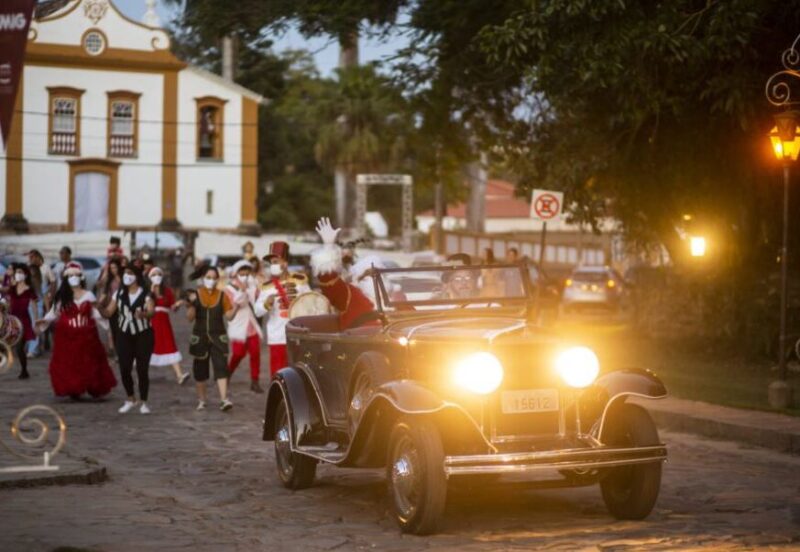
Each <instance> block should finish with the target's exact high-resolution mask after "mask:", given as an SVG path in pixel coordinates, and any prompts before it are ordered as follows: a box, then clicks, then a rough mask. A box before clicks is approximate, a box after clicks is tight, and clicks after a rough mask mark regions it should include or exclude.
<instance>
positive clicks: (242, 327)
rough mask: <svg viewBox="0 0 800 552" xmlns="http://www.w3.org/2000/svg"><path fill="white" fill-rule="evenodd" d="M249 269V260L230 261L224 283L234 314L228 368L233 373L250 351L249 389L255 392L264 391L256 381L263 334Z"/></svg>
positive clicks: (253, 280) (229, 337)
mask: <svg viewBox="0 0 800 552" xmlns="http://www.w3.org/2000/svg"><path fill="white" fill-rule="evenodd" d="M252 272H253V267H252V265H251V264H250V263H249V262H247V261H245V260H241V261H238V262H237V263H236V264H234V265H233V269H232V270H231V278H230V280H229V281H228V284H227V285H226V286H225V294H226V295H227V296H228V299H229V300H230V302H231V304H232V305H233V307H234V309H235V313H234V315H233V318H232V319H231V320H230V322H228V341H230V344H231V358H230V361H229V362H228V372H229V373H230V375H231V377H232V376H233V372H234V371H235V370H236V368H237V367H238V366H239V363H240V362H241V361H242V359H244V357H245V355H249V356H250V390H251V391H253V392H255V393H263V392H264V390H263V389H262V388H261V385H260V384H259V383H258V379H259V376H260V374H261V338H262V336H263V334H262V332H261V327H260V325H259V323H258V320H256V315H255V313H254V311H253V306H254V305H255V301H256V295H257V294H258V289H257V287H256V284H255V279H254V278H253V277H252Z"/></svg>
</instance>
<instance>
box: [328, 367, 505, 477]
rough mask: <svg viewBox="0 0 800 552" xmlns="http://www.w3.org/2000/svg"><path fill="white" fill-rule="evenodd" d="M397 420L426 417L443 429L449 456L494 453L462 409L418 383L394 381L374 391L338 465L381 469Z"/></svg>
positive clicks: (475, 423)
mask: <svg viewBox="0 0 800 552" xmlns="http://www.w3.org/2000/svg"><path fill="white" fill-rule="evenodd" d="M400 416H429V417H430V418H431V419H433V420H434V422H435V423H436V424H437V425H438V426H439V427H440V428H446V429H447V430H446V431H443V432H442V437H443V441H444V443H443V444H444V447H445V451H446V452H448V453H457V452H462V451H481V452H485V451H487V450H495V447H494V446H493V445H492V444H491V443H489V442H488V441H487V440H486V438H485V437H484V435H483V434H482V432H481V429H480V426H479V425H478V423H477V422H476V421H475V420H474V419H473V417H472V416H471V415H470V414H469V413H468V412H467V411H466V410H465V409H464V408H463V407H461V406H460V405H458V404H456V403H452V402H449V401H445V400H442V398H441V397H439V396H438V395H437V394H436V393H435V392H434V391H432V390H431V389H429V388H427V387H425V386H424V385H422V384H421V383H420V382H417V381H414V380H395V381H390V382H387V383H385V384H383V385H380V386H378V387H376V388H375V392H374V393H373V394H372V396H371V397H370V399H369V402H368V404H367V406H366V408H365V409H364V414H363V416H362V417H361V420H360V423H359V424H358V427H357V428H356V430H355V433H354V434H353V439H352V441H351V444H350V449H349V451H348V454H347V457H346V458H345V459H344V460H343V461H342V462H341V465H350V466H360V467H380V466H382V465H383V464H384V462H385V460H386V446H387V445H388V443H387V437H388V435H389V433H390V431H391V428H392V426H393V425H394V423H395V421H396V420H397V419H398V418H399V417H400Z"/></svg>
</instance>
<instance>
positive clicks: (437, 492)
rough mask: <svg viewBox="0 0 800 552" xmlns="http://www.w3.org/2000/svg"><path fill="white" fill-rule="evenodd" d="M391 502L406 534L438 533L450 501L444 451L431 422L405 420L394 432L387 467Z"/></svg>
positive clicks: (426, 420) (398, 424)
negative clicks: (448, 498)
mask: <svg viewBox="0 0 800 552" xmlns="http://www.w3.org/2000/svg"><path fill="white" fill-rule="evenodd" d="M386 481H387V486H388V492H389V500H390V502H391V505H392V510H393V512H394V516H395V519H396V520H397V523H398V525H399V526H400V530H401V531H402V532H403V533H411V534H414V535H429V534H431V533H434V532H436V530H437V529H438V527H439V524H440V522H441V519H442V516H443V514H444V506H445V502H446V499H447V477H446V476H445V473H444V448H443V446H442V437H441V434H440V432H439V428H438V427H437V426H436V424H434V423H433V422H431V421H430V420H428V419H425V418H417V417H403V418H401V419H400V420H399V421H398V422H397V423H396V424H395V426H394V428H393V429H392V433H391V436H390V438H389V454H388V459H387V464H386Z"/></svg>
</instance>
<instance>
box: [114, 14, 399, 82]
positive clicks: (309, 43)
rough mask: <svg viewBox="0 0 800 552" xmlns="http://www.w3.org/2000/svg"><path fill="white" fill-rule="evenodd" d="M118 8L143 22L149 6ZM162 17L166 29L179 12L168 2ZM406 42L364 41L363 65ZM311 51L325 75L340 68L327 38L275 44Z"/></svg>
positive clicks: (294, 36) (291, 37)
mask: <svg viewBox="0 0 800 552" xmlns="http://www.w3.org/2000/svg"><path fill="white" fill-rule="evenodd" d="M113 1H114V3H115V5H116V6H117V7H118V8H119V9H120V10H121V11H122V12H123V13H124V14H125V15H127V16H128V17H131V18H133V19H136V20H141V18H142V15H143V14H144V12H145V9H146V6H145V1H144V0H113ZM157 9H158V13H159V16H160V17H161V23H162V25H166V24H167V23H168V22H169V21H171V20H172V19H173V18H174V17H175V15H176V12H177V10H176V9H175V8H173V7H171V6H167V5H166V4H165V2H163V1H159V2H158V7H157ZM405 44H406V41H405V39H404V38H403V37H393V38H391V39H389V40H388V41H387V42H386V43H383V44H382V43H380V42H378V41H376V40H367V39H363V40H362V41H361V61H362V62H365V61H373V60H380V59H382V58H385V57H386V56H390V55H392V54H393V53H394V52H395V51H396V50H397V49H398V48H401V47H403V46H405ZM301 48H302V49H307V50H309V51H311V52H314V59H315V60H316V62H317V67H319V70H320V72H321V73H322V74H323V75H330V73H331V72H332V71H333V69H334V68H335V67H336V64H337V62H338V58H339V47H338V45H337V43H336V41H335V40H332V39H330V38H326V37H320V38H314V39H312V40H306V39H305V38H303V37H302V36H300V34H299V33H297V32H294V31H290V32H288V33H286V35H284V36H282V37H279V38H277V39H276V41H275V50H276V51H277V52H281V51H283V50H286V49H301Z"/></svg>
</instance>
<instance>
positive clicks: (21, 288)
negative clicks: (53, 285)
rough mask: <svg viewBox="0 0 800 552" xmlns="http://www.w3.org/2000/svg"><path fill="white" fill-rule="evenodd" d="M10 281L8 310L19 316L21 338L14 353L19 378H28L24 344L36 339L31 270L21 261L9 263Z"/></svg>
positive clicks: (34, 300) (34, 293)
mask: <svg viewBox="0 0 800 552" xmlns="http://www.w3.org/2000/svg"><path fill="white" fill-rule="evenodd" d="M11 274H13V276H12V281H11V286H10V287H9V289H8V298H9V305H8V311H9V314H11V315H12V316H16V317H17V318H19V321H20V322H22V338H21V339H20V340H19V343H17V347H16V351H15V352H16V354H17V358H19V365H20V372H19V379H28V378H29V377H30V374H28V357H27V356H26V354H25V345H26V344H27V343H28V342H29V341H35V340H36V333H35V332H34V331H33V322H32V321H31V307H33V308H34V309H36V292H35V291H33V283H32V281H31V271H30V269H28V267H27V265H25V264H23V263H13V264H12V265H11Z"/></svg>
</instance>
